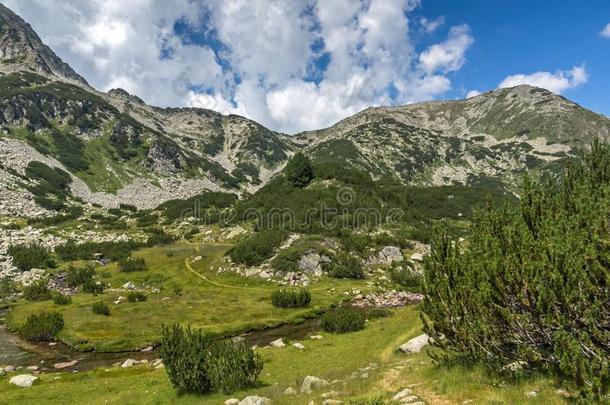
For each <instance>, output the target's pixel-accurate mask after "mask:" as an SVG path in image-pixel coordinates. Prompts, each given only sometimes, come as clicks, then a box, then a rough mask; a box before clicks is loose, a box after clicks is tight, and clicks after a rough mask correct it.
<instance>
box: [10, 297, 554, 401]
mask: <svg viewBox="0 0 610 405" xmlns="http://www.w3.org/2000/svg"><path fill="white" fill-rule="evenodd" d="M419 333H421V323H420V320H419V313H418V310H417V308H416V307H407V308H402V309H397V310H393V315H392V316H390V317H389V318H381V319H376V320H373V321H371V322H369V323H368V324H367V326H366V328H365V329H364V330H362V331H359V332H355V333H350V334H344V335H331V334H326V333H322V335H323V336H324V338H323V339H322V340H315V341H314V340H310V339H304V340H303V341H302V343H303V344H304V345H305V347H306V349H305V350H303V351H299V350H297V349H295V348H293V347H291V346H287V347H284V348H262V349H257V350H259V352H260V353H262V355H263V357H264V360H265V366H264V368H263V371H262V373H261V375H260V377H259V381H260V385H259V386H258V387H256V388H253V389H250V390H248V391H247V392H237V393H234V394H232V395H225V394H218V393H216V394H211V395H206V396H193V395H182V396H177V395H176V393H175V392H174V391H173V389H172V387H171V385H170V383H169V381H168V379H167V377H166V375H165V372H164V371H163V370H151V369H150V368H148V367H145V366H140V367H137V368H135V369H128V370H122V369H115V368H112V369H98V370H96V371H91V372H84V373H77V374H69V373H61V374H45V375H43V376H42V377H41V379H40V381H38V382H37V383H36V384H35V385H34V386H33V387H31V388H27V389H23V388H17V387H14V386H11V385H9V384H8V383H7V381H8V378H9V377H8V376H6V377H3V378H0V403H7V404H8V403H10V404H30V403H49V404H56V403H89V404H166V403H178V404H222V403H223V402H224V401H225V400H226V399H228V398H231V397H235V398H240V399H241V398H243V397H245V396H246V395H261V396H266V397H268V398H271V399H273V401H274V402H273V403H274V404H276V405H284V404H286V405H288V404H308V403H309V401H310V400H314V401H315V403H316V404H320V403H321V402H322V397H321V395H322V394H323V393H325V392H329V391H333V390H334V391H337V392H338V393H339V395H338V398H340V399H342V400H346V399H349V398H351V399H366V400H367V401H370V400H371V399H373V398H380V399H383V400H388V399H389V398H391V397H392V395H394V394H395V393H396V392H398V391H399V390H400V389H402V388H404V387H410V388H411V389H412V390H413V391H414V392H415V394H417V395H418V396H419V397H420V398H421V399H423V400H424V401H426V402H428V403H430V404H461V403H463V402H464V401H472V402H470V403H473V404H504V403H505V404H517V403H519V404H521V403H528V404H560V403H564V400H563V398H562V397H561V396H560V395H558V394H557V393H556V392H555V391H556V389H557V388H559V387H556V386H554V385H553V382H552V381H551V380H549V379H529V380H528V381H522V382H516V383H507V382H505V381H502V380H499V379H494V378H491V377H488V376H487V375H486V373H484V372H483V371H482V370H480V369H477V368H475V369H472V368H464V367H460V366H454V367H437V366H434V365H433V363H432V361H431V359H430V358H429V357H428V355H427V354H426V353H420V354H418V355H412V356H408V355H404V354H399V353H397V352H396V348H397V347H398V345H399V344H401V343H403V342H404V341H406V340H407V339H409V338H411V337H414V336H416V335H418V334H419ZM372 364H375V365H376V367H372V368H371V367H370V366H371V365H372ZM366 367H369V369H368V370H365V368H366ZM365 373H366V375H365V376H364V377H363V375H364V374H365ZM307 375H314V376H318V377H322V378H325V379H328V380H329V381H332V380H336V382H335V383H334V384H332V385H330V386H328V387H326V388H324V389H322V390H320V391H316V392H314V393H313V394H311V395H305V394H299V395H298V396H296V397H289V396H285V395H284V394H283V392H284V390H285V389H286V388H287V387H294V388H297V389H298V386H299V384H300V381H301V380H302V379H303V378H304V377H305V376H307ZM532 390H537V391H538V395H537V396H536V397H534V398H528V397H527V396H526V393H527V392H530V391H532ZM358 403H362V404H366V403H371V402H358ZM382 403H383V402H382Z"/></svg>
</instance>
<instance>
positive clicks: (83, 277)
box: [66, 265, 95, 287]
mask: <svg viewBox="0 0 610 405" xmlns="http://www.w3.org/2000/svg"><path fill="white" fill-rule="evenodd" d="M94 276H95V269H94V268H93V267H92V266H85V267H74V266H72V265H70V266H69V267H68V273H67V274H66V284H68V286H70V287H78V286H81V285H83V284H85V283H87V282H90V281H92V280H93V277H94Z"/></svg>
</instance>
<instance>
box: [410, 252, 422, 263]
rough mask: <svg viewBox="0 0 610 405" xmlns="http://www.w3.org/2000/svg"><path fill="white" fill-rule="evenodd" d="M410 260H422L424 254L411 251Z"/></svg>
mask: <svg viewBox="0 0 610 405" xmlns="http://www.w3.org/2000/svg"><path fill="white" fill-rule="evenodd" d="M411 260H412V261H414V262H421V261H422V260H424V255H422V254H421V253H417V252H416V253H413V254H412V255H411Z"/></svg>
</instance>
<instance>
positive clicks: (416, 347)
mask: <svg viewBox="0 0 610 405" xmlns="http://www.w3.org/2000/svg"><path fill="white" fill-rule="evenodd" d="M429 342H430V337H429V336H428V335H427V334H425V333H424V334H422V335H419V336H418V337H415V338H413V339H411V340H409V341H408V342H407V343H404V344H402V345H401V346H400V347H399V348H398V350H400V351H401V352H404V353H419V352H421V349H423V348H424V347H425V346H426V345H427V344H428V343H429Z"/></svg>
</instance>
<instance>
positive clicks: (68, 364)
mask: <svg viewBox="0 0 610 405" xmlns="http://www.w3.org/2000/svg"><path fill="white" fill-rule="evenodd" d="M77 364H78V360H72V361H66V362H63V363H57V364H55V365H54V366H53V367H55V368H56V369H58V370H63V369H64V368H69V367H74V366H76V365H77Z"/></svg>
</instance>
